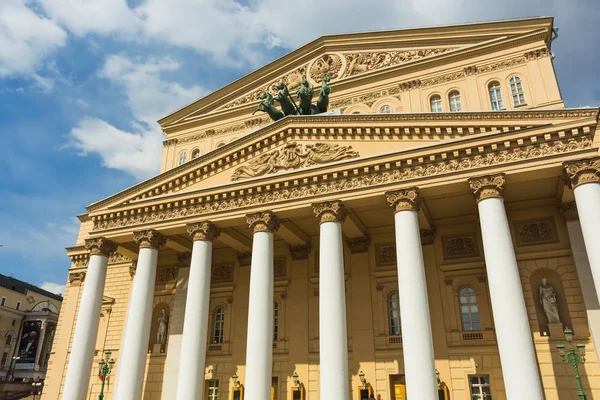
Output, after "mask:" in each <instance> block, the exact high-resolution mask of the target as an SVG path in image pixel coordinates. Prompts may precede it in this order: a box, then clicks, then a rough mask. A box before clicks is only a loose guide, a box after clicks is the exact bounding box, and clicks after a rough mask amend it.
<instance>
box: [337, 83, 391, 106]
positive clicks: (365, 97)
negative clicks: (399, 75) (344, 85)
mask: <svg viewBox="0 0 600 400" xmlns="http://www.w3.org/2000/svg"><path fill="white" fill-rule="evenodd" d="M401 91H402V90H401V88H399V87H391V88H388V89H383V90H377V91H373V92H369V93H366V94H362V95H360V96H355V97H347V98H344V99H339V100H338V99H336V100H335V101H333V102H331V103H330V104H329V108H330V109H332V110H333V109H336V108H344V107H347V106H349V105H352V104H360V103H367V104H369V103H370V104H373V102H374V101H375V100H377V99H380V98H383V97H387V96H392V95H395V94H398V93H400V92H401Z"/></svg>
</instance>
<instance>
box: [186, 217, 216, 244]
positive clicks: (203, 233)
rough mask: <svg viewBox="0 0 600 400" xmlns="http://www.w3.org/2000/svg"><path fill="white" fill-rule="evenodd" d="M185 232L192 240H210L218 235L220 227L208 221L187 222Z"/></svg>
mask: <svg viewBox="0 0 600 400" xmlns="http://www.w3.org/2000/svg"><path fill="white" fill-rule="evenodd" d="M187 233H188V234H190V236H191V237H192V240H193V241H196V240H202V241H207V242H212V241H213V240H215V239H216V238H218V237H219V235H220V234H221V229H219V228H218V227H217V226H216V225H215V224H213V223H212V222H210V221H202V222H193V223H191V224H187Z"/></svg>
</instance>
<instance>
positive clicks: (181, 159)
mask: <svg viewBox="0 0 600 400" xmlns="http://www.w3.org/2000/svg"><path fill="white" fill-rule="evenodd" d="M186 157H187V154H186V152H185V151H182V152H181V153H179V164H178V165H181V164H183V163H184V162H185V159H186Z"/></svg>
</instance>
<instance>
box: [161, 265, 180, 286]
mask: <svg viewBox="0 0 600 400" xmlns="http://www.w3.org/2000/svg"><path fill="white" fill-rule="evenodd" d="M178 271H179V267H178V266H168V267H161V268H158V269H157V270H156V283H169V282H175V281H177V274H178Z"/></svg>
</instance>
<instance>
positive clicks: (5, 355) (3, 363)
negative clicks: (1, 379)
mask: <svg viewBox="0 0 600 400" xmlns="http://www.w3.org/2000/svg"><path fill="white" fill-rule="evenodd" d="M7 363H8V350H4V353H3V354H2V360H1V361H0V366H6V364H7Z"/></svg>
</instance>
